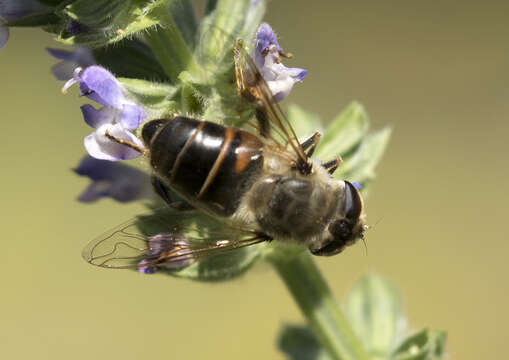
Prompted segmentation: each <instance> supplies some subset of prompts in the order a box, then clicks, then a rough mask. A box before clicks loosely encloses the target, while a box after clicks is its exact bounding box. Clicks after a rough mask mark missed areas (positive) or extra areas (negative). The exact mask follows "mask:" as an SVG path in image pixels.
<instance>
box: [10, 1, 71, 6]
mask: <svg viewBox="0 0 509 360" xmlns="http://www.w3.org/2000/svg"><path fill="white" fill-rule="evenodd" d="M18 1H19V0H18ZM37 1H38V2H40V3H41V4H44V5H49V6H57V5H61V4H65V3H69V2H72V0H37Z"/></svg>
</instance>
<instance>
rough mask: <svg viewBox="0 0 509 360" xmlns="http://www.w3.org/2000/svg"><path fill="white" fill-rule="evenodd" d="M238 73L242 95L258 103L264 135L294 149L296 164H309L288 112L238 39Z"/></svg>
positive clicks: (238, 86) (261, 133)
mask: <svg viewBox="0 0 509 360" xmlns="http://www.w3.org/2000/svg"><path fill="white" fill-rule="evenodd" d="M234 61H235V75H236V79H237V88H238V90H239V93H240V95H241V96H242V97H244V98H245V99H246V100H248V101H250V102H252V103H254V104H255V107H256V118H257V121H258V123H257V125H256V127H257V130H258V132H259V133H260V135H261V136H263V137H264V138H265V139H267V140H268V142H269V143H272V144H273V145H274V146H276V147H278V148H280V150H281V151H285V152H288V151H291V152H293V153H294V156H295V158H296V159H295V161H296V162H297V165H307V163H308V158H307V155H306V153H305V152H304V150H303V149H302V146H301V144H300V143H299V140H298V138H297V136H296V134H295V131H294V130H293V128H292V126H291V124H290V122H289V120H288V118H287V117H286V115H285V113H284V112H283V110H282V109H281V107H280V106H279V105H278V103H277V102H275V101H274V98H273V95H272V92H271V90H270V88H269V86H268V85H267V82H266V81H265V80H264V78H263V76H262V75H261V73H260V71H259V70H258V68H257V66H256V64H255V63H254V61H253V59H252V58H251V56H250V55H249V54H248V53H247V52H246V50H245V48H244V45H243V42H242V40H237V41H236V42H235V49H234Z"/></svg>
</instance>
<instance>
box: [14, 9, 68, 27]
mask: <svg viewBox="0 0 509 360" xmlns="http://www.w3.org/2000/svg"><path fill="white" fill-rule="evenodd" d="M60 23H62V19H61V18H60V17H59V16H58V15H56V14H55V13H54V11H53V9H47V10H43V11H40V12H37V13H34V14H30V15H27V16H23V17H21V18H19V19H16V20H12V21H9V22H8V23H7V24H6V25H7V26H9V27H39V26H42V27H45V26H55V25H58V24H60Z"/></svg>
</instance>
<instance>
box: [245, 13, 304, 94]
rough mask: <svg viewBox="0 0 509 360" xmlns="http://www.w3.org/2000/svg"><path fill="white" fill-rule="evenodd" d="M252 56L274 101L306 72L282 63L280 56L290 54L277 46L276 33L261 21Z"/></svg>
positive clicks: (288, 91)
mask: <svg viewBox="0 0 509 360" xmlns="http://www.w3.org/2000/svg"><path fill="white" fill-rule="evenodd" d="M252 57H253V59H254V61H255V64H256V66H257V67H258V69H259V70H260V73H261V74H262V76H263V78H264V79H265V81H266V82H267V84H268V85H269V88H270V90H271V91H272V94H273V95H274V100H275V101H276V102H279V101H281V100H283V99H285V98H286V97H287V96H288V94H289V93H290V91H291V90H292V87H293V85H294V84H295V83H296V82H302V80H304V77H305V76H306V74H307V70H304V69H300V68H287V67H286V66H284V65H283V63H282V62H281V57H286V58H290V57H291V54H287V53H285V52H284V51H283V49H282V48H281V46H279V43H278V42H277V37H276V34H275V33H274V31H273V30H272V28H271V27H270V25H269V24H267V23H262V24H261V25H260V27H259V28H258V31H257V32H256V41H255V46H254V49H253V54H252Z"/></svg>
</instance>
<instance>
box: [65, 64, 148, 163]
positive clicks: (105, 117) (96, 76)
mask: <svg viewBox="0 0 509 360" xmlns="http://www.w3.org/2000/svg"><path fill="white" fill-rule="evenodd" d="M76 83H79V84H80V89H81V95H82V96H86V97H88V98H89V99H91V100H93V101H95V102H97V103H99V104H101V105H103V107H102V108H100V109H96V108H94V107H93V106H92V105H90V104H86V105H83V106H82V107H81V111H82V113H83V118H84V119H85V122H86V123H87V124H88V125H90V126H91V127H93V128H94V129H96V130H95V131H94V132H93V133H92V134H90V135H88V136H86V137H85V141H84V144H85V149H86V150H87V152H88V153H89V154H90V156H92V157H94V158H96V159H101V160H110V161H118V160H126V159H133V158H135V157H138V156H139V155H140V153H139V152H138V151H136V150H134V149H132V148H131V147H128V146H126V145H123V144H119V143H118V142H114V141H112V140H110V139H109V138H107V137H106V133H107V132H108V133H109V134H110V135H112V136H114V137H116V138H118V139H122V140H126V141H128V142H130V143H132V144H134V145H136V146H138V147H139V148H143V143H142V141H141V140H140V139H138V138H137V137H136V136H135V135H134V134H132V133H131V132H130V131H129V130H134V129H137V128H138V127H139V126H140V125H141V123H142V122H143V121H144V119H145V117H146V114H145V111H144V110H143V108H142V107H141V106H140V105H138V104H137V103H135V102H134V101H132V100H130V99H128V98H127V97H126V96H125V91H124V89H123V88H122V86H121V85H120V83H119V82H118V81H117V79H115V77H114V76H113V75H112V74H111V73H110V72H109V71H108V70H106V69H104V68H103V67H100V66H95V65H93V66H89V67H88V68H86V69H85V70H82V69H81V68H79V67H78V68H76V69H75V70H74V75H73V77H72V79H70V80H69V81H67V82H66V83H65V85H64V87H63V88H62V91H63V92H66V91H67V89H68V88H69V87H70V86H72V85H73V84H76Z"/></svg>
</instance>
